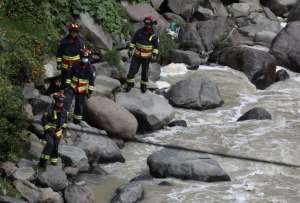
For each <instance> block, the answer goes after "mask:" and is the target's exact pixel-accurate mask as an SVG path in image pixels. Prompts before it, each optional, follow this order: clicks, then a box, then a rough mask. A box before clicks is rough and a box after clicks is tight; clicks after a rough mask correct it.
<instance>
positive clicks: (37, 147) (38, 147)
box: [28, 134, 44, 159]
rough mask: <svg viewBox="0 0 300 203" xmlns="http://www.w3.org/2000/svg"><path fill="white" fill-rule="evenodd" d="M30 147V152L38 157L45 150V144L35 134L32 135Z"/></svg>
mask: <svg viewBox="0 0 300 203" xmlns="http://www.w3.org/2000/svg"><path fill="white" fill-rule="evenodd" d="M29 141H30V149H29V152H28V153H29V154H30V155H31V156H33V157H35V158H37V159H39V158H40V156H41V153H42V151H43V148H44V146H43V144H42V143H41V142H40V141H39V139H38V137H37V136H36V135H34V134H31V135H30V140H29Z"/></svg>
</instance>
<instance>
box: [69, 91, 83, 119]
mask: <svg viewBox="0 0 300 203" xmlns="http://www.w3.org/2000/svg"><path fill="white" fill-rule="evenodd" d="M65 95H66V99H65V104H64V105H65V108H66V110H67V112H70V110H71V105H72V101H73V99H74V97H75V107H74V113H73V119H74V120H77V121H81V120H82V113H83V104H84V102H85V101H86V97H87V94H79V93H76V92H75V90H74V89H73V88H71V87H68V88H66V89H65Z"/></svg>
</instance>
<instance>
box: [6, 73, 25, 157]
mask: <svg viewBox="0 0 300 203" xmlns="http://www.w3.org/2000/svg"><path fill="white" fill-rule="evenodd" d="M23 115H24V114H23V99H22V94H21V90H20V88H17V87H16V86H13V85H11V84H10V82H9V81H8V80H6V79H4V78H1V77H0V135H1V136H0V161H2V160H7V159H11V158H12V157H13V156H14V154H16V153H17V152H18V151H19V149H20V147H18V145H17V143H18V140H19V139H20V138H21V135H22V134H21V130H22V120H23V119H24V116H23Z"/></svg>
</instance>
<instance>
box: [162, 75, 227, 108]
mask: <svg viewBox="0 0 300 203" xmlns="http://www.w3.org/2000/svg"><path fill="white" fill-rule="evenodd" d="M167 97H168V99H169V102H170V104H172V105H173V106H177V107H183V108H188V109H198V110H205V109H211V108H216V107H220V106H222V105H223V103H224V101H223V100H222V98H221V96H220V92H219V89H218V87H217V86H216V85H215V84H214V83H212V82H211V81H210V80H209V78H207V77H206V76H203V75H197V76H193V77H190V78H188V79H186V80H182V81H179V82H177V83H176V84H175V85H173V86H172V87H171V88H170V90H169V91H168V92H167Z"/></svg>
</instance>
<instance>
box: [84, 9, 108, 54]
mask: <svg viewBox="0 0 300 203" xmlns="http://www.w3.org/2000/svg"><path fill="white" fill-rule="evenodd" d="M79 22H80V25H81V33H82V35H83V36H84V37H85V38H86V39H87V40H89V41H90V42H91V43H93V44H94V45H95V46H96V47H97V48H100V49H101V48H102V49H103V48H104V49H112V38H111V36H110V35H109V34H108V33H105V32H104V30H103V28H102V26H101V25H98V24H96V23H95V21H94V19H93V18H92V17H91V16H90V15H89V14H88V13H80V19H79Z"/></svg>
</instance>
